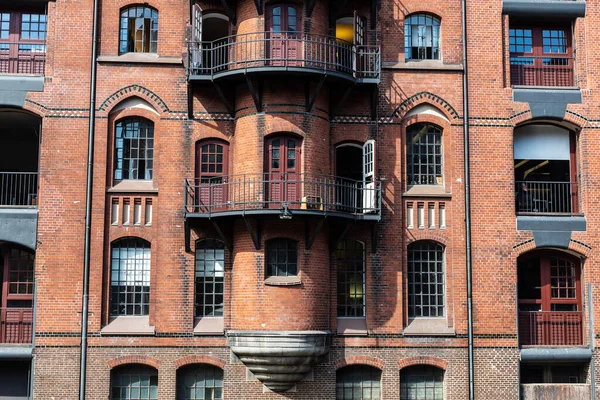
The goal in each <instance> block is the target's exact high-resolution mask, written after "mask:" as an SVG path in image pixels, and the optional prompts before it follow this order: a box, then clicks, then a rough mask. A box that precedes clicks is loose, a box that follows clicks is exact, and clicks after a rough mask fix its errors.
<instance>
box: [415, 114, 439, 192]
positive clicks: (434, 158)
mask: <svg viewBox="0 0 600 400" xmlns="http://www.w3.org/2000/svg"><path fill="white" fill-rule="evenodd" d="M406 136H407V138H406V143H407V149H406V160H407V162H406V164H407V165H406V168H407V172H408V178H407V179H408V184H409V185H441V184H442V183H443V169H442V130H441V129H440V128H438V127H437V126H435V125H431V124H415V125H411V126H410V127H408V129H407V130H406Z"/></svg>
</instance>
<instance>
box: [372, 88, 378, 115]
mask: <svg viewBox="0 0 600 400" xmlns="http://www.w3.org/2000/svg"><path fill="white" fill-rule="evenodd" d="M377 100H379V87H377V86H375V87H374V88H373V91H372V92H371V121H376V120H377Z"/></svg>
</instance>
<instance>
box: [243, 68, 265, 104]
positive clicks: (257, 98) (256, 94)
mask: <svg viewBox="0 0 600 400" xmlns="http://www.w3.org/2000/svg"><path fill="white" fill-rule="evenodd" d="M246 83H247V84H248V90H250V94H251V95H252V100H254V106H255V107H256V112H262V85H261V84H260V81H259V82H258V91H257V90H255V89H254V85H253V84H252V79H250V77H249V76H248V75H246Z"/></svg>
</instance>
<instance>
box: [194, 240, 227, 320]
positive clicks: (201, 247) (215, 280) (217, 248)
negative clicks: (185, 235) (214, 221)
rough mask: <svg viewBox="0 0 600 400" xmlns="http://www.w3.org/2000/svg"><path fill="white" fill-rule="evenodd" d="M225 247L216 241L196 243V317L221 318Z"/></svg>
mask: <svg viewBox="0 0 600 400" xmlns="http://www.w3.org/2000/svg"><path fill="white" fill-rule="evenodd" d="M224 276H225V246H224V244H223V242H222V241H220V240H216V239H204V240H199V241H198V242H196V301H195V309H196V317H222V316H223V308H224V304H223V292H224V287H223V285H224V283H223V279H224Z"/></svg>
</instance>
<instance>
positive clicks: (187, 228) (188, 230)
mask: <svg viewBox="0 0 600 400" xmlns="http://www.w3.org/2000/svg"><path fill="white" fill-rule="evenodd" d="M183 229H184V240H183V242H184V244H185V251H186V253H191V252H192V245H191V237H192V232H191V229H192V228H191V227H190V221H189V220H188V219H187V218H186V219H185V220H184V221H183Z"/></svg>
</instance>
